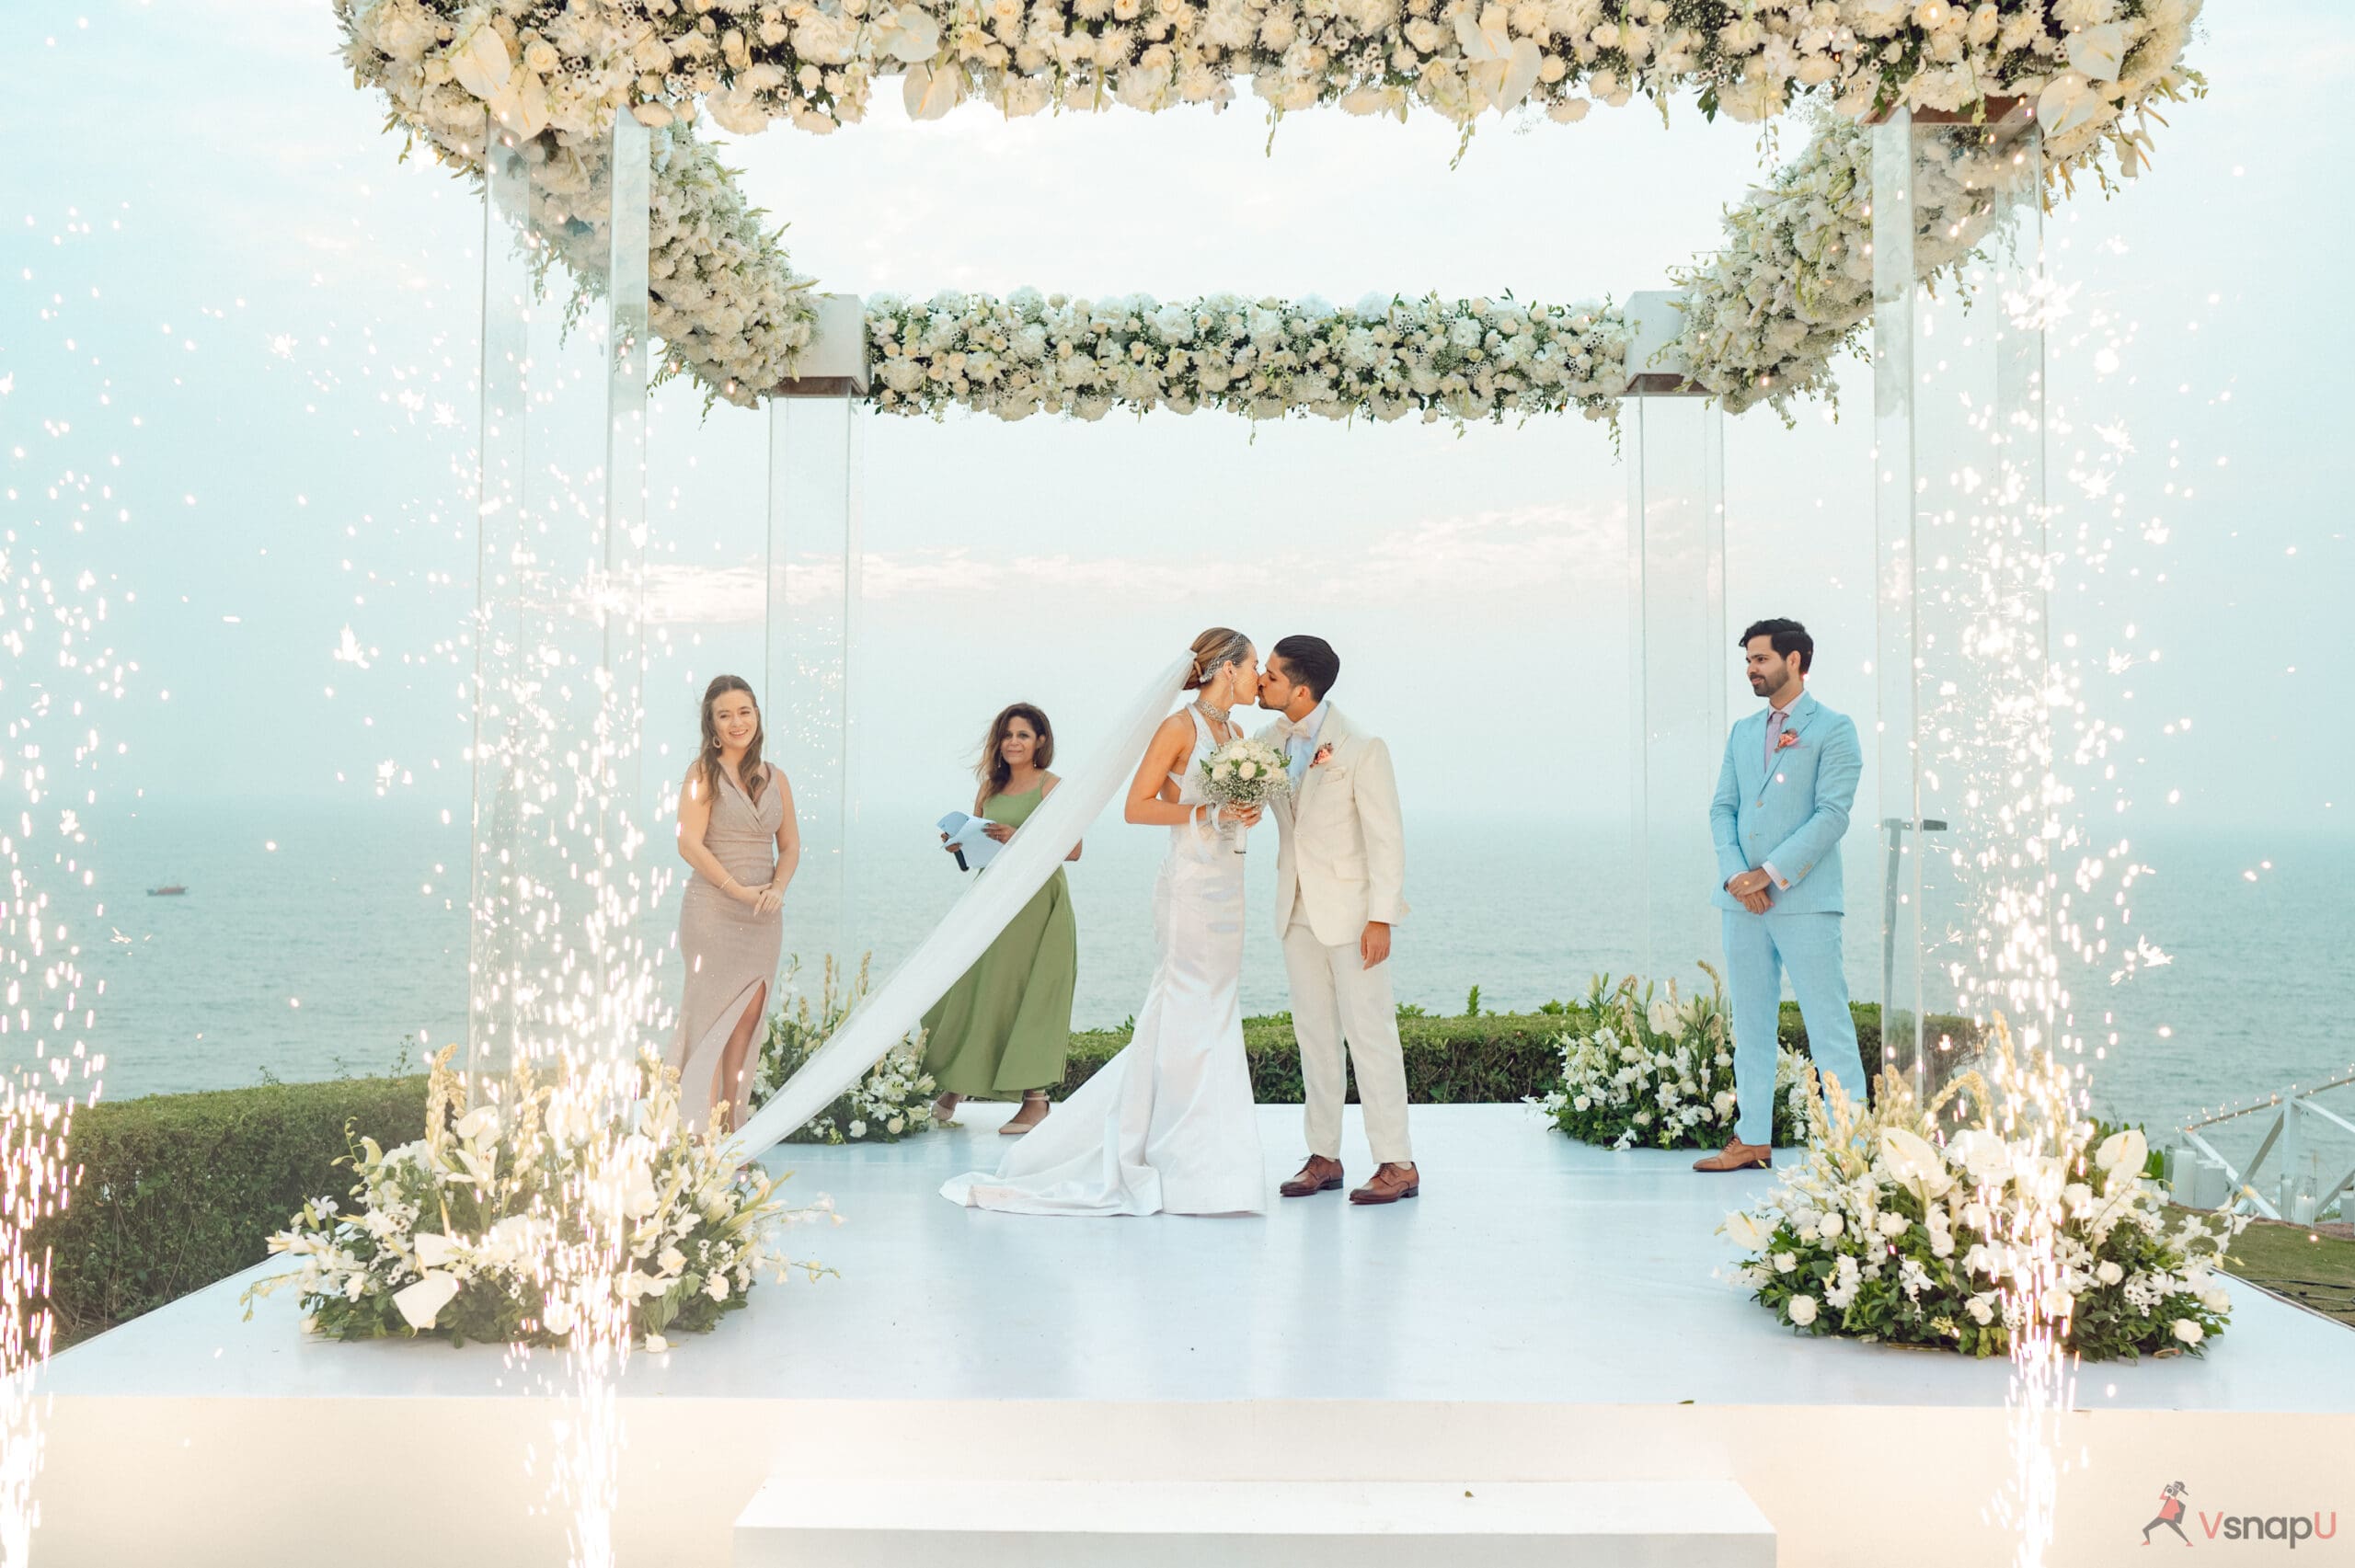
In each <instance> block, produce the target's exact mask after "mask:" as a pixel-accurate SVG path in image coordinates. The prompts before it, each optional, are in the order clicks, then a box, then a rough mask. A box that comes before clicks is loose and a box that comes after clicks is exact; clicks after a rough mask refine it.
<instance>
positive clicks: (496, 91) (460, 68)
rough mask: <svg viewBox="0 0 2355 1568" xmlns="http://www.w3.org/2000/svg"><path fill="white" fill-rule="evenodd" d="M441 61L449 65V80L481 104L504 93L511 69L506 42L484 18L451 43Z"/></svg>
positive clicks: (512, 62) (513, 58)
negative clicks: (443, 59) (478, 99)
mask: <svg viewBox="0 0 2355 1568" xmlns="http://www.w3.org/2000/svg"><path fill="white" fill-rule="evenodd" d="M444 58H446V59H447V60H448V61H449V63H450V75H451V77H452V79H453V80H454V81H455V82H456V83H457V84H458V86H462V87H464V88H465V89H466V91H468V92H470V93H472V94H474V96H475V97H478V98H480V99H482V100H483V102H485V103H488V102H490V101H491V100H492V99H494V98H496V97H499V95H500V94H501V93H503V92H505V91H506V90H507V78H508V76H509V74H511V73H512V72H513V70H514V69H515V57H514V55H513V54H512V53H511V52H509V50H508V48H507V40H505V39H503V38H501V37H500V36H499V29H496V28H494V27H492V26H491V25H490V23H489V20H488V18H486V19H484V20H482V21H479V22H477V23H476V24H475V26H474V27H473V28H471V29H468V30H467V31H466V32H465V34H464V35H462V36H461V37H459V38H457V39H454V40H452V41H451V44H450V50H449V53H448V54H447V55H446V56H444Z"/></svg>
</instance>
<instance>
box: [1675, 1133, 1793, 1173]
mask: <svg viewBox="0 0 2355 1568" xmlns="http://www.w3.org/2000/svg"><path fill="white" fill-rule="evenodd" d="M1774 1163H1775V1146H1774V1145H1773V1144H1771V1143H1744V1142H1742V1140H1741V1139H1738V1138H1729V1139H1726V1146H1725V1147H1724V1148H1723V1149H1720V1150H1717V1152H1716V1153H1715V1154H1707V1155H1704V1156H1702V1157H1701V1158H1700V1159H1698V1160H1695V1161H1694V1162H1693V1168H1694V1170H1696V1171H1747V1170H1749V1169H1750V1168H1751V1167H1752V1166H1753V1165H1755V1166H1757V1167H1758V1168H1759V1169H1760V1170H1765V1169H1768V1168H1769V1167H1771V1166H1772V1165H1773V1164H1774Z"/></svg>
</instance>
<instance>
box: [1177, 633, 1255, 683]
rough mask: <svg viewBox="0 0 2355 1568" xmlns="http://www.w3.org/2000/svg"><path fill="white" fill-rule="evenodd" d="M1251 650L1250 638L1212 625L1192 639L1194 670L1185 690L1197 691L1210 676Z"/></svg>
mask: <svg viewBox="0 0 2355 1568" xmlns="http://www.w3.org/2000/svg"><path fill="white" fill-rule="evenodd" d="M1250 651H1251V639H1250V638H1249V637H1246V636H1245V635H1243V634H1242V633H1240V632H1238V631H1235V630H1234V629H1233V628H1232V627H1228V626H1212V628H1211V629H1210V630H1209V631H1207V632H1204V633H1203V634H1202V635H1200V636H1199V637H1196V638H1195V639H1194V670H1193V673H1191V674H1190V675H1188V676H1187V677H1186V690H1188V691H1189V692H1193V691H1199V690H1200V689H1201V688H1202V687H1204V686H1207V685H1209V684H1210V681H1211V677H1212V676H1213V675H1215V674H1217V673H1218V672H1219V671H1220V670H1223V669H1225V668H1226V667H1227V666H1228V665H1230V664H1233V663H1234V662H1235V660H1237V659H1239V658H1243V656H1244V655H1246V654H1247V653H1249V652H1250Z"/></svg>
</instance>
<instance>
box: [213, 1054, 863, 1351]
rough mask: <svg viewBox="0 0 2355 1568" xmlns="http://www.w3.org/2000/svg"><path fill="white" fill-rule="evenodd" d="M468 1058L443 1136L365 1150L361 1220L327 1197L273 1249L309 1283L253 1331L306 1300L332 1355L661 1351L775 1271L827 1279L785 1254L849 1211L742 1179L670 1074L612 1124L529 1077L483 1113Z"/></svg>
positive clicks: (437, 1075) (251, 1293)
mask: <svg viewBox="0 0 2355 1568" xmlns="http://www.w3.org/2000/svg"><path fill="white" fill-rule="evenodd" d="M454 1049H455V1047H450V1048H449V1049H445V1050H443V1051H442V1053H441V1055H440V1056H439V1057H437V1058H436V1059H434V1061H433V1064H432V1072H431V1078H430V1080H429V1086H428V1090H427V1102H426V1116H425V1136H424V1137H423V1138H422V1139H419V1140H418V1141H416V1142H414V1143H405V1144H402V1145H400V1146H399V1147H397V1148H395V1149H391V1150H385V1149H382V1148H380V1147H378V1145H377V1144H376V1142H375V1140H374V1139H360V1140H359V1141H358V1142H357V1143H355V1144H354V1145H353V1149H352V1153H351V1156H350V1160H349V1161H348V1163H350V1166H351V1167H352V1170H353V1172H354V1173H355V1174H356V1175H357V1177H358V1178H359V1179H358V1181H357V1183H356V1184H355V1185H353V1186H352V1188H351V1190H350V1194H349V1196H350V1197H351V1198H352V1199H353V1200H355V1202H354V1205H353V1207H350V1209H348V1210H347V1209H346V1208H345V1207H343V1206H342V1205H341V1204H340V1203H339V1202H338V1201H337V1200H336V1199H335V1198H333V1197H327V1196H323V1197H317V1198H314V1199H312V1200H311V1201H310V1202H308V1203H306V1204H304V1206H303V1211H302V1213H301V1214H300V1215H299V1216H297V1217H296V1219H295V1220H294V1223H293V1226H292V1227H290V1228H289V1229H288V1230H284V1231H281V1232H280V1233H279V1234H277V1235H275V1236H272V1237H271V1238H270V1253H271V1255H272V1256H275V1257H283V1258H287V1259H289V1260H292V1261H293V1262H295V1263H297V1264H299V1265H300V1267H299V1268H297V1269H295V1270H294V1271H293V1272H291V1273H287V1274H281V1275H277V1276H272V1277H270V1278H269V1279H265V1280H262V1281H260V1282H259V1283H258V1284H256V1285H255V1286H253V1287H252V1288H249V1289H248V1290H247V1292H246V1293H245V1301H246V1308H247V1316H248V1317H250V1316H251V1315H252V1310H253V1302H254V1300H255V1299H258V1298H260V1297H264V1296H268V1295H270V1294H271V1293H272V1292H274V1291H276V1290H278V1289H280V1288H284V1287H286V1286H289V1285H291V1286H293V1288H295V1290H296V1292H297V1294H298V1295H299V1296H300V1298H301V1300H302V1306H303V1313H304V1317H303V1325H304V1329H305V1330H306V1331H308V1332H310V1333H317V1334H321V1335H323V1336H325V1337H327V1338H330V1339H380V1338H387V1337H395V1336H405V1337H409V1338H426V1337H433V1338H441V1339H446V1340H448V1341H450V1343H452V1344H453V1345H464V1344H465V1343H466V1342H467V1341H469V1340H474V1341H488V1342H493V1343H507V1344H514V1343H523V1344H532V1345H564V1344H567V1343H569V1342H570V1341H571V1339H572V1338H573V1336H574V1334H575V1333H576V1331H577V1330H580V1329H582V1328H584V1327H585V1326H587V1320H589V1319H591V1318H592V1317H603V1318H604V1319H606V1320H609V1321H611V1322H615V1323H616V1324H618V1325H621V1326H622V1328H623V1332H625V1333H627V1335H628V1337H629V1338H631V1339H632V1340H633V1341H637V1342H639V1343H642V1344H643V1345H644V1346H645V1348H647V1349H649V1350H653V1351H660V1350H664V1349H667V1348H669V1340H668V1337H667V1336H669V1335H671V1334H675V1333H702V1332H705V1331H707V1330H709V1329H711V1328H713V1327H715V1326H716V1325H717V1324H718V1322H719V1320H720V1318H721V1317H723V1316H724V1315H725V1314H727V1313H729V1312H731V1311H734V1310H737V1309H738V1308H740V1307H741V1306H743V1305H744V1301H745V1298H746V1296H747V1295H748V1294H749V1293H750V1292H751V1290H752V1288H753V1286H754V1284H755V1283H756V1282H757V1281H758V1280H759V1278H760V1277H761V1276H762V1275H763V1274H764V1272H766V1273H768V1274H770V1275H771V1276H774V1277H775V1278H777V1279H779V1280H782V1279H783V1278H785V1277H786V1276H787V1272H788V1271H789V1270H790V1269H793V1268H800V1269H802V1270H804V1271H806V1272H807V1273H808V1274H809V1275H810V1276H811V1277H812V1278H815V1277H817V1276H819V1275H821V1274H822V1273H824V1272H826V1271H825V1270H823V1269H821V1267H819V1265H814V1264H806V1263H803V1264H796V1263H792V1262H790V1261H789V1260H787V1258H786V1257H785V1256H784V1255H783V1254H782V1253H778V1252H776V1251H775V1250H774V1246H773V1240H774V1232H775V1230H776V1229H777V1228H778V1227H781V1226H785V1225H790V1224H794V1223H798V1222H804V1221H810V1220H817V1219H827V1218H831V1217H832V1216H833V1204H832V1202H831V1201H830V1200H828V1199H826V1198H823V1197H821V1198H820V1199H818V1201H817V1202H816V1203H815V1204H813V1205H811V1206H810V1207H807V1208H798V1209H796V1208H787V1207H785V1206H784V1205H783V1204H782V1203H781V1202H780V1201H779V1200H778V1199H777V1196H776V1182H775V1181H773V1180H771V1179H770V1178H768V1177H766V1176H765V1175H763V1174H761V1173H759V1171H758V1169H757V1167H755V1168H753V1169H752V1170H751V1171H749V1172H746V1173H741V1174H740V1173H738V1172H737V1170H736V1167H735V1163H734V1161H733V1160H732V1158H731V1157H729V1154H728V1153H727V1151H726V1150H725V1149H724V1148H723V1146H722V1144H721V1142H720V1141H719V1139H717V1138H716V1137H715V1136H714V1135H713V1134H711V1133H709V1132H705V1133H701V1134H691V1133H688V1132H687V1131H685V1130H684V1124H683V1122H682V1121H681V1118H680V1116H679V1095H678V1079H677V1074H676V1073H674V1072H671V1071H669V1070H666V1069H664V1068H663V1067H662V1065H661V1061H660V1059H657V1058H655V1057H653V1056H651V1055H650V1054H649V1057H648V1058H647V1059H646V1060H645V1061H644V1062H643V1064H641V1066H640V1068H639V1070H638V1071H639V1073H640V1082H641V1084H642V1087H643V1089H644V1098H643V1099H642V1100H639V1101H638V1103H637V1104H634V1105H630V1106H627V1107H626V1108H622V1107H617V1108H615V1110H613V1111H611V1112H608V1113H603V1114H600V1113H596V1112H588V1111H583V1110H581V1109H579V1108H577V1107H578V1106H579V1105H580V1104H584V1103H587V1102H584V1101H582V1100H581V1099H580V1097H579V1096H567V1095H565V1094H563V1093H560V1092H559V1087H558V1083H557V1082H541V1081H540V1080H539V1078H538V1077H537V1076H536V1075H534V1073H533V1072H532V1071H531V1070H530V1069H528V1068H525V1069H523V1070H519V1071H518V1072H517V1073H516V1074H515V1075H513V1076H512V1077H511V1078H509V1079H508V1080H506V1081H504V1082H502V1083H500V1084H499V1085H497V1086H496V1088H497V1089H498V1090H500V1091H502V1092H500V1093H494V1094H493V1095H492V1096H491V1097H488V1098H487V1099H486V1100H485V1101H484V1102H483V1103H482V1104H475V1105H469V1104H468V1090H467V1082H466V1079H465V1076H464V1075H463V1074H461V1073H458V1072H455V1071H453V1070H451V1068H450V1065H449V1064H450V1058H451V1055H452V1052H453V1051H454ZM562 1076H563V1075H561V1074H559V1075H558V1078H559V1082H561V1079H562ZM584 1193H602V1194H610V1195H613V1196H614V1197H615V1202H616V1203H617V1206H618V1208H617V1212H616V1213H615V1214H614V1215H612V1216H606V1217H602V1219H601V1217H599V1216H596V1215H591V1214H584V1213H583V1212H581V1210H580V1203H581V1202H582V1199H581V1197H580V1195H581V1194H584ZM608 1221H609V1222H610V1223H611V1225H612V1227H613V1229H614V1235H613V1237H612V1239H611V1241H610V1242H601V1239H600V1235H599V1232H600V1230H602V1229H603V1225H604V1223H606V1222H608ZM584 1262H585V1263H586V1265H587V1272H585V1273H584V1272H583V1266H582V1265H583V1264H584Z"/></svg>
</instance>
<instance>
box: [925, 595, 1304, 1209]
mask: <svg viewBox="0 0 2355 1568" xmlns="http://www.w3.org/2000/svg"><path fill="white" fill-rule="evenodd" d="M1193 656H1194V657H1193V668H1192V671H1191V673H1190V674H1189V677H1188V678H1187V681H1186V689H1187V690H1189V691H1193V692H1199V695H1198V696H1197V697H1196V699H1195V701H1194V702H1193V703H1191V704H1189V705H1188V706H1187V707H1185V708H1184V709H1182V710H1180V711H1179V712H1177V713H1175V714H1172V715H1170V716H1169V717H1168V718H1166V719H1165V720H1164V721H1163V722H1162V725H1161V727H1160V728H1159V729H1157V730H1155V732H1154V736H1153V739H1152V742H1151V743H1150V744H1149V745H1147V746H1146V748H1145V753H1144V761H1143V764H1142V765H1141V766H1140V767H1139V768H1138V770H1137V774H1136V778H1135V780H1134V782H1132V784H1130V785H1129V801H1128V813H1127V815H1128V819H1129V820H1130V821H1132V822H1140V823H1151V824H1155V825H1159V826H1166V828H1168V830H1169V849H1168V852H1167V853H1166V854H1165V855H1163V857H1162V861H1161V873H1160V876H1158V877H1157V878H1156V879H1155V883H1154V888H1153V928H1154V937H1155V944H1156V946H1157V948H1158V950H1159V962H1158V963H1156V964H1155V967H1154V975H1153V984H1152V986H1151V987H1150V988H1149V989H1148V990H1146V992H1145V999H1144V1005H1143V1007H1141V1008H1139V1009H1138V1010H1137V1024H1136V1033H1135V1034H1134V1035H1133V1036H1132V1037H1131V1038H1130V1040H1129V1044H1128V1046H1127V1047H1126V1048H1125V1049H1123V1050H1122V1051H1121V1052H1120V1055H1118V1056H1116V1057H1114V1058H1113V1059H1111V1060H1110V1061H1109V1062H1107V1063H1106V1064H1105V1065H1104V1066H1103V1067H1102V1068H1101V1069H1099V1070H1097V1073H1096V1075H1095V1076H1094V1077H1092V1078H1090V1079H1089V1080H1088V1081H1087V1082H1086V1083H1084V1084H1082V1085H1081V1086H1080V1088H1079V1089H1078V1090H1077V1091H1076V1092H1074V1093H1073V1095H1072V1096H1071V1098H1070V1099H1069V1100H1068V1101H1066V1102H1065V1103H1064V1104H1063V1108H1062V1110H1060V1111H1058V1112H1057V1113H1056V1114H1055V1115H1054V1116H1050V1117H1049V1118H1047V1120H1046V1121H1044V1122H1042V1123H1040V1125H1039V1127H1036V1128H1035V1129H1033V1130H1032V1131H1031V1132H1030V1134H1029V1135H1028V1137H1026V1138H1025V1139H1023V1140H1022V1141H1021V1142H1020V1143H1018V1144H1017V1145H1016V1146H1015V1147H1014V1149H1013V1150H1011V1151H1010V1152H1009V1153H1008V1154H1007V1155H1006V1157H1005V1162H1004V1163H1002V1164H1001V1165H999V1166H998V1169H997V1173H996V1174H994V1175H985V1174H983V1173H980V1172H978V1171H977V1172H972V1173H968V1174H965V1175H962V1176H958V1177H955V1178H954V1179H952V1180H950V1181H949V1182H948V1183H947V1184H946V1185H943V1186H942V1188H941V1189H940V1190H941V1195H942V1196H945V1197H948V1198H950V1199H953V1200H954V1201H956V1202H958V1203H961V1204H964V1205H966V1206H968V1207H974V1208H992V1209H998V1210H1002V1211H1004V1212H1005V1213H1008V1214H1257V1213H1259V1212H1260V1210H1261V1205H1262V1188H1263V1186H1264V1185H1265V1177H1264V1174H1263V1173H1262V1171H1261V1167H1260V1162H1259V1129H1258V1124H1257V1122H1256V1121H1255V1120H1254V1118H1253V1115H1252V1101H1251V1070H1250V1066H1249V1064H1248V1062H1247V1061H1246V1059H1245V1058H1244V1054H1243V1008H1242V1003H1241V1001H1240V1000H1239V998H1238V997H1237V995H1236V986H1237V983H1238V981H1239V980H1240V979H1241V975H1242V968H1243V856H1242V854H1241V853H1239V852H1238V851H1237V850H1236V849H1235V845H1234V843H1233V841H1232V839H1231V836H1230V835H1228V834H1227V833H1226V832H1224V831H1223V830H1224V829H1226V828H1227V827H1229V826H1238V827H1246V828H1247V827H1250V826H1253V825H1255V824H1256V823H1257V822H1258V819H1259V808H1258V807H1256V806H1254V807H1232V806H1212V805H1211V804H1209V803H1208V801H1207V800H1206V798H1205V796H1204V795H1203V793H1202V786H1201V773H1200V759H1201V757H1202V756H1203V755H1204V754H1205V753H1206V752H1207V751H1209V750H1212V749H1215V748H1216V747H1219V746H1223V745H1224V744H1226V743H1227V742H1228V741H1230V740H1232V739H1234V738H1236V737H1237V736H1238V735H1239V734H1241V730H1240V729H1239V728H1237V727H1235V726H1234V725H1233V724H1232V723H1231V722H1230V721H1229V719H1228V714H1229V711H1230V710H1232V709H1235V708H1239V707H1246V706H1248V705H1249V704H1251V703H1252V702H1253V701H1254V700H1255V699H1256V698H1257V697H1258V690H1259V673H1258V651H1257V650H1256V649H1254V648H1253V647H1252V646H1251V642H1250V639H1249V638H1247V637H1246V636H1244V635H1243V634H1242V633H1240V632H1233V631H1229V630H1227V629H1226V628H1225V627H1223V626H1218V627H1213V628H1212V629H1211V630H1209V631H1207V632H1204V633H1203V634H1202V635H1200V636H1199V637H1196V638H1195V639H1194V647H1193Z"/></svg>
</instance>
